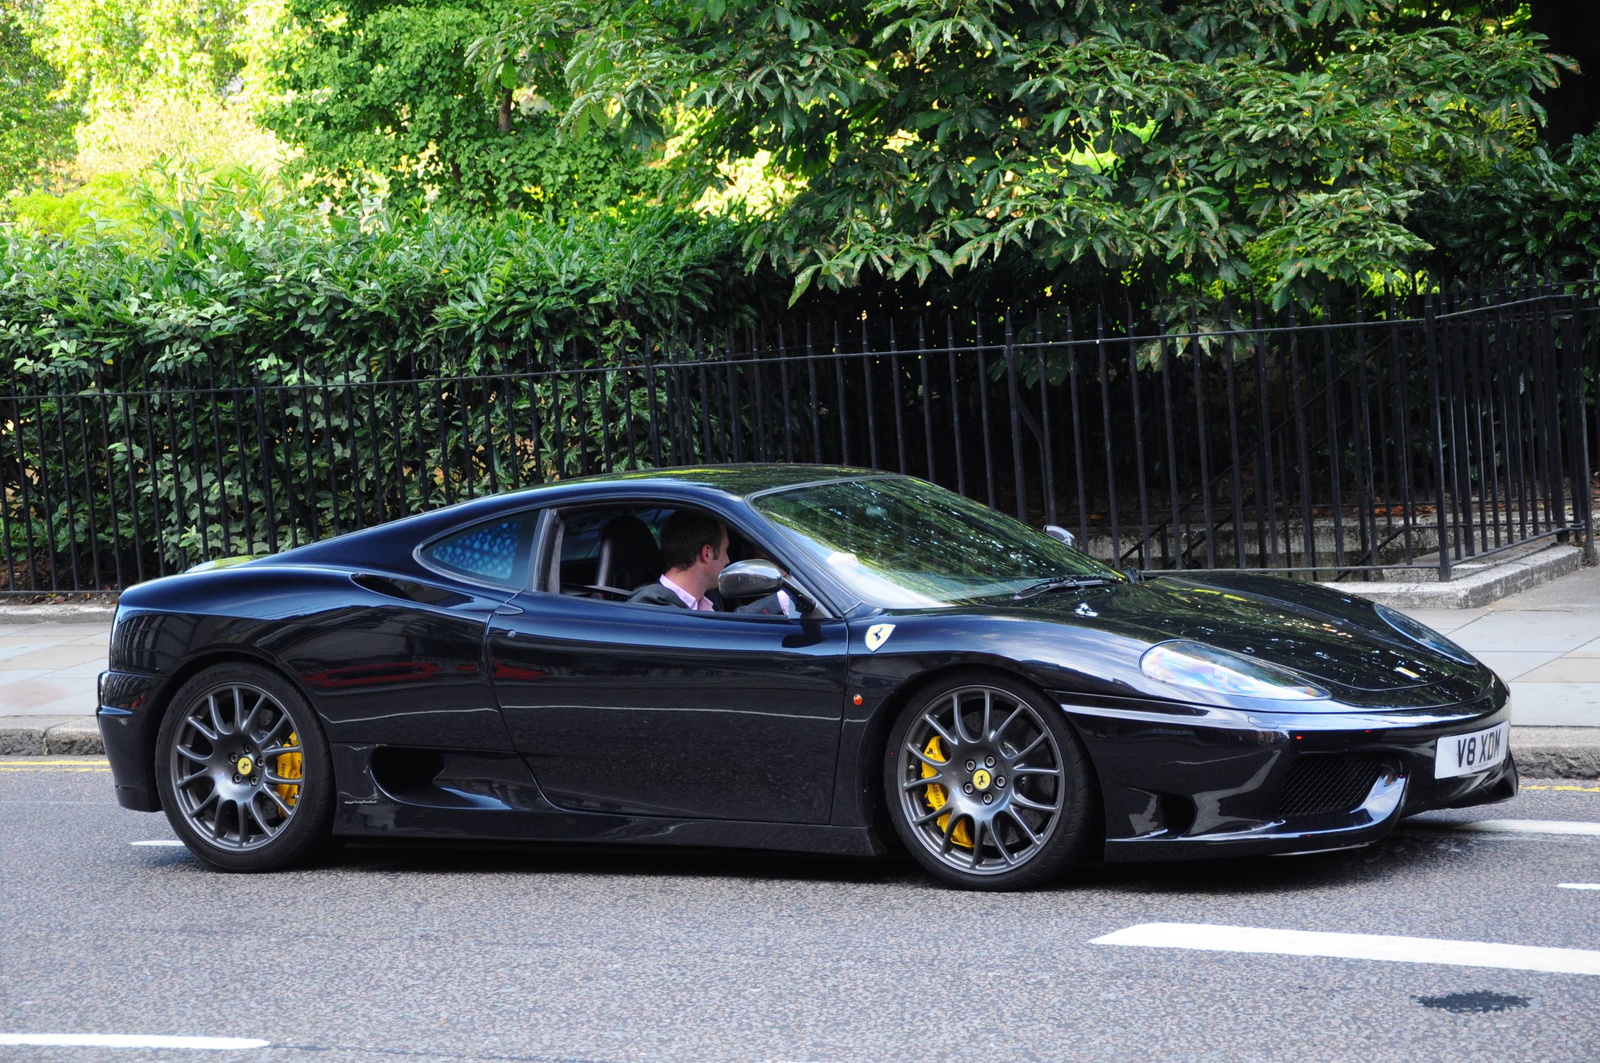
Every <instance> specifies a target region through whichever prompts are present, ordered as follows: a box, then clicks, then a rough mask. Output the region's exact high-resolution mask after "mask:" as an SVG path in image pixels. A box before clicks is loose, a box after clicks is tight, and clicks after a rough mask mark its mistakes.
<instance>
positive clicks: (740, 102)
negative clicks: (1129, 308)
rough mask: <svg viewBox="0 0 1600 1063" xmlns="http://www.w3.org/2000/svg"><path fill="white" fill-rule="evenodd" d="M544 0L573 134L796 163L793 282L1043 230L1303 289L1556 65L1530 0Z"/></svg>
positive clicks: (1377, 253) (933, 268) (1407, 202)
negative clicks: (1500, 0)
mask: <svg viewBox="0 0 1600 1063" xmlns="http://www.w3.org/2000/svg"><path fill="white" fill-rule="evenodd" d="M527 4H528V6H527V7H526V8H525V9H524V14H523V17H522V20H523V22H524V23H525V24H526V25H528V26H532V27H536V28H538V27H545V26H550V25H568V26H571V27H572V32H573V41H572V43H571V44H570V50H571V54H570V58H569V60H568V62H567V64H566V68H565V69H566V71H567V73H568V75H569V78H570V89H571V92H572V94H573V103H572V105H571V106H570V107H569V108H568V110H567V115H566V121H567V124H568V127H569V128H570V129H571V130H572V131H573V133H574V134H575V135H579V136H581V135H584V133H585V131H586V130H587V129H588V128H590V127H592V126H594V125H597V124H605V123H610V124H611V125H622V126H626V127H631V128H633V129H634V130H635V131H637V132H639V133H642V134H646V135H650V136H656V137H663V136H667V135H671V134H676V135H677V136H678V137H679V138H680V141H681V144H682V148H681V153H680V154H679V155H678V157H677V159H676V165H675V179H676V184H675V186H674V187H675V188H676V189H677V191H678V193H679V194H680V195H681V196H682V197H683V198H685V199H688V200H692V199H693V198H694V197H696V196H697V195H699V194H700V192H701V191H702V190H703V189H705V188H706V187H709V186H712V185H714V184H715V183H716V182H717V181H718V179H719V173H720V172H721V171H722V169H723V168H724V167H726V166H727V165H728V164H729V163H731V162H734V161H736V160H740V159H746V158H750V157H752V156H755V155H756V154H757V153H758V152H763V151H764V152H767V153H769V155H770V159H771V164H770V165H771V167H772V169H773V171H774V172H775V173H777V174H779V175H782V176H783V177H784V178H786V179H787V180H789V181H791V182H794V183H795V184H796V185H797V186H798V187H799V191H798V192H796V193H795V194H794V195H793V196H792V198H790V199H789V200H788V202H787V203H786V204H785V205H784V206H783V208H782V209H780V210H778V211H775V212H774V213H773V214H772V216H771V217H770V218H769V219H768V220H767V222H766V224H765V225H764V226H763V227H762V229H761V230H760V231H759V232H758V233H757V234H756V235H755V236H754V237H753V238H752V240H753V242H752V243H751V245H750V247H751V251H752V255H753V257H755V258H763V257H765V258H770V259H771V261H772V262H773V263H774V264H776V265H778V266H780V267H782V268H784V269H787V270H790V271H792V272H793V274H794V275H795V276H796V277H797V278H798V279H797V284H796V291H795V294H796V296H798V295H799V294H800V293H801V292H802V291H804V290H805V288H806V287H807V286H808V285H809V284H811V283H813V282H814V281H822V282H824V283H827V284H830V285H835V286H842V285H847V284H850V283H853V282H855V281H856V280H858V279H859V278H861V277H862V276H863V275H869V274H874V273H876V274H881V275H883V276H885V277H888V278H891V279H898V278H901V277H907V276H914V277H916V278H917V279H918V280H919V281H922V280H925V279H926V278H928V277H929V276H930V275H933V274H934V273H936V272H938V271H943V272H946V273H951V274H954V273H956V272H957V271H958V270H961V269H962V268H963V267H968V266H972V265H974V264H977V263H980V262H986V261H992V260H995V259H997V258H1010V257H1013V256H1025V257H1026V258H1028V259H1029V260H1030V261H1031V262H1033V263H1034V264H1035V266H1036V268H1037V269H1038V270H1040V271H1044V272H1045V273H1046V274H1047V275H1056V276H1061V275H1064V274H1065V275H1070V274H1071V273H1072V272H1073V270H1075V269H1080V270H1081V269H1083V268H1084V267H1086V266H1087V267H1091V268H1092V269H1093V270H1094V271H1096V272H1102V273H1103V272H1104V271H1107V270H1109V271H1116V272H1125V273H1132V274H1134V275H1137V276H1140V277H1142V278H1146V279H1149V280H1152V281H1154V282H1156V283H1158V284H1166V283H1171V282H1172V281H1174V280H1183V279H1187V280H1189V281H1192V282H1195V283H1199V284H1211V283H1217V282H1220V283H1224V284H1230V283H1240V282H1244V281H1247V280H1252V279H1254V280H1255V281H1256V282H1257V283H1264V284H1266V285H1269V286H1270V287H1271V289H1272V291H1273V293H1274V295H1275V297H1276V299H1277V300H1278V301H1279V302H1282V301H1285V300H1288V299H1290V298H1294V297H1297V296H1298V297H1302V298H1310V297H1312V295H1313V294H1314V293H1315V291H1317V290H1318V289H1319V288H1321V287H1322V286H1324V285H1326V284H1328V283H1329V282H1345V283H1349V282H1357V281H1361V280H1364V279H1367V278H1369V277H1370V276H1371V275H1372V274H1373V272H1375V271H1390V270H1404V269H1408V268H1409V267H1410V266H1411V265H1413V264H1414V263H1415V262H1416V261H1417V260H1418V259H1419V257H1420V256H1421V255H1422V254H1423V253H1424V252H1425V251H1426V250H1427V244H1426V243H1425V241H1424V240H1423V239H1422V238H1421V237H1419V236H1418V235H1417V233H1416V232H1415V231H1414V230H1413V229H1412V228H1410V227H1409V226H1408V225H1407V217H1408V214H1409V213H1410V212H1411V211H1412V210H1413V208H1414V207H1415V205H1416V203H1417V201H1418V200H1419V199H1420V198H1422V197H1424V196H1426V195H1428V194H1429V193H1430V192H1433V191H1436V190H1438V189H1439V188H1441V187H1443V186H1445V185H1446V184H1447V183H1448V182H1449V181H1450V180H1451V178H1452V175H1453V174H1454V172H1455V169H1456V167H1458V166H1459V165H1460V164H1462V163H1463V161H1464V160H1474V159H1483V158H1487V157H1490V156H1492V155H1494V154H1496V153H1505V152H1514V151H1521V150H1525V149H1526V147H1527V145H1528V144H1529V143H1530V142H1531V140H1532V137H1533V133H1534V130H1535V123H1536V122H1537V120H1538V119H1539V117H1540V116H1541V111H1540V109H1539V106H1538V104H1537V102H1536V101H1535V98H1534V97H1535V94H1536V93H1538V92H1541V91H1543V90H1546V89H1548V88H1550V87H1551V86H1552V85H1554V84H1555V83H1556V81H1557V73H1558V68H1557V62H1556V60H1554V59H1553V58H1552V57H1550V56H1549V55H1547V54H1546V53H1545V52H1544V51H1543V49H1542V47H1541V44H1542V41H1541V39H1540V38H1538V37H1537V36H1536V35H1532V34H1529V33H1528V32H1526V31H1525V30H1524V29H1522V28H1520V26H1519V24H1518V23H1519V19H1520V18H1521V17H1522V14H1521V13H1520V9H1519V11H1514V12H1512V13H1511V14H1509V15H1505V14H1496V13H1495V12H1493V11H1490V12H1488V13H1487V14H1485V13H1484V12H1483V11H1481V10H1480V11H1476V12H1475V13H1470V14H1461V13H1460V12H1459V11H1452V10H1450V9H1446V8H1444V7H1443V6H1442V5H1438V4H1430V3H1409V4H1405V5H1403V6H1397V5H1396V4H1395V3H1393V2H1392V0H1163V2H1151V0H1011V2H1007V0H871V2H868V3H845V2H838V0H602V2H591V0H585V2H577V0H527ZM1479 6H1480V7H1483V8H1487V7H1489V6H1490V5H1479Z"/></svg>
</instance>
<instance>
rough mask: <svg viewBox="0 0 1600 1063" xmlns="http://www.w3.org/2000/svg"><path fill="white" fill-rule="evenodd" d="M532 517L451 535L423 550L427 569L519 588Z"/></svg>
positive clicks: (490, 522)
mask: <svg viewBox="0 0 1600 1063" xmlns="http://www.w3.org/2000/svg"><path fill="white" fill-rule="evenodd" d="M534 523H535V515H534V514H532V513H519V514H516V515H515V516H511V517H497V518H495V519H493V520H487V521H484V522H483V523H482V524H474V525H473V526H472V527H470V528H466V529H464V530H462V531H458V532H453V533H451V534H450V535H447V536H445V537H444V538H443V539H439V540H437V541H435V542H433V543H432V544H430V545H429V546H427V547H425V548H424V549H423V550H422V555H421V556H422V560H423V562H424V563H425V564H426V565H427V566H428V567H429V568H433V569H436V570H438V571H440V572H443V573H445V574H447V575H451V576H463V577H465V578H467V579H471V580H477V581H479V582H482V583H494V584H498V585H500V586H505V587H520V586H523V585H524V584H525V583H526V582H527V575H528V560H529V555H530V554H531V553H532V548H533V528H534Z"/></svg>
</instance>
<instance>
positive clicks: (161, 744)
mask: <svg viewBox="0 0 1600 1063" xmlns="http://www.w3.org/2000/svg"><path fill="white" fill-rule="evenodd" d="M291 738H292V741H291ZM296 758H298V760H297V759H296ZM156 785H157V787H158V788H159V789H160V791H161V807H162V808H163V809H164V810H165V811H166V814H167V821H168V822H169V823H171V824H172V829H173V831H174V832H175V833H176V834H177V835H178V837H179V838H180V839H182V841H183V843H184V844H185V845H187V846H188V847H189V850H190V851H191V852H193V853H194V854H195V855H196V856H198V857H200V858H201V859H202V860H204V861H206V862H207V863H208V864H211V865H212V866H213V867H217V868H220V869H222V870H225V871H276V870H279V869H280V868H285V867H289V866H292V865H294V864H298V863H303V862H305V861H307V860H310V859H312V858H314V857H316V856H318V855H321V854H322V853H323V852H325V851H327V850H328V849H330V848H331V827H332V824H333V800H334V780H333V760H332V758H331V757H330V756H329V754H328V742H327V739H326V738H325V737H324V736H323V733H322V727H321V725H320V724H319V723H318V721H317V718H316V714H315V713H313V712H312V711H311V706H310V705H309V704H307V702H306V700H305V698H304V697H302V696H301V695H300V692H299V691H298V690H296V689H295V687H294V685H293V684H291V683H290V682H289V681H288V680H287V679H285V678H284V677H283V676H281V675H280V674H278V673H277V672H274V671H273V670H271V669H270V668H264V667H262V666H260V665H256V664H246V663H243V662H238V663H231V662H230V663H228V664H219V665H215V666H213V667H211V668H207V669H206V670H205V671H203V672H201V673H199V674H198V675H196V676H194V677H193V678H192V679H190V680H189V681H188V682H187V683H185V684H184V685H183V686H182V687H180V688H179V689H178V692H177V694H176V695H174V697H173V699H172V702H171V704H170V705H168V707H167V713H166V716H165V717H164V718H163V719H162V721H161V729H160V730H159V731H158V732H157V734H156Z"/></svg>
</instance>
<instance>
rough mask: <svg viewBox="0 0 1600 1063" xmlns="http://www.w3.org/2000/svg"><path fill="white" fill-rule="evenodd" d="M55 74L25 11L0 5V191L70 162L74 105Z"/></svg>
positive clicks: (74, 115) (57, 71) (17, 7)
mask: <svg viewBox="0 0 1600 1063" xmlns="http://www.w3.org/2000/svg"><path fill="white" fill-rule="evenodd" d="M62 89H63V79H62V76H61V71H60V70H58V69H56V67H55V66H54V65H52V64H51V63H50V61H49V60H47V59H45V58H44V57H43V56H41V55H40V54H39V53H38V52H37V51H36V50H35V49H34V42H33V38H32V35H31V34H30V33H29V25H28V19H27V17H26V12H25V10H24V9H23V8H21V6H20V5H16V4H13V3H10V2H9V0H8V2H7V3H5V4H4V5H3V6H0V192H6V191H10V190H12V189H15V188H20V187H23V186H26V185H28V184H32V183H36V182H38V181H39V180H40V179H41V178H43V177H44V176H45V175H46V174H47V173H48V171H49V169H50V167H51V166H52V165H53V164H55V163H59V162H60V161H61V160H64V159H69V158H71V157H72V152H73V140H72V127H73V124H74V123H75V122H77V120H78V114H79V108H78V100H77V98H76V97H74V96H65V97H64V96H63V94H62Z"/></svg>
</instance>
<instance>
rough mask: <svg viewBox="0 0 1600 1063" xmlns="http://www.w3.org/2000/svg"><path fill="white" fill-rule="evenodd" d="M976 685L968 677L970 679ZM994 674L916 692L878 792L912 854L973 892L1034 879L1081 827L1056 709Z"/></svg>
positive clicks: (1048, 871)
mask: <svg viewBox="0 0 1600 1063" xmlns="http://www.w3.org/2000/svg"><path fill="white" fill-rule="evenodd" d="M974 680H976V681H974ZM1039 702H1040V699H1039V698H1038V696H1037V695H1035V694H1033V693H1032V692H1030V691H1028V690H1027V689H1026V688H1025V687H1022V686H1020V685H1017V684H1013V683H1011V682H1009V681H1007V680H1004V679H1001V678H999V677H990V676H982V677H972V678H964V681H957V682H952V683H948V684H945V685H942V686H940V687H938V688H935V689H933V690H931V691H928V692H926V693H925V694H924V695H923V696H922V697H919V698H917V699H915V700H914V701H913V702H912V703H911V704H910V705H908V706H907V707H906V710H905V712H903V713H902V714H901V717H900V720H899V721H898V723H897V725H896V727H895V729H894V733H893V734H892V735H891V742H890V746H889V749H888V751H887V756H886V758H885V760H886V778H885V782H886V783H887V787H886V789H887V795H886V796H887V797H888V799H889V803H890V806H891V809H892V810H893V812H894V813H895V815H894V817H893V818H894V821H895V827H896V829H897V830H898V831H899V833H900V836H901V838H902V840H903V841H905V843H906V845H907V846H908V847H909V848H910V849H911V852H912V855H913V856H915V857H916V858H917V859H918V861H919V862H921V863H922V864H923V865H924V866H926V867H928V868H929V869H930V870H932V871H933V872H934V873H935V874H937V875H939V877H941V878H943V879H945V880H946V881H948V882H952V883H954V884H958V885H962V886H967V887H970V888H978V889H1016V888H1019V887H1022V886H1027V885H1032V884H1034V883H1036V882H1039V881H1042V880H1043V879H1045V878H1047V877H1049V876H1050V875H1052V874H1054V873H1056V872H1057V871H1059V870H1061V869H1062V868H1063V867H1064V866H1065V865H1066V864H1067V863H1068V862H1069V861H1070V860H1071V859H1072V857H1073V856H1074V855H1075V852H1076V850H1077V848H1078V846H1079V844H1080V842H1081V841H1082V838H1083V836H1084V835H1085V833H1086V831H1087V824H1088V815H1087V811H1088V806H1089V804H1090V793H1091V789H1090V783H1089V778H1088V772H1087V769H1086V765H1085V760H1084V757H1083V755H1082V753H1081V751H1080V750H1079V748H1078V743H1077V738H1076V736H1074V735H1073V734H1072V733H1071V731H1070V729H1069V728H1068V727H1067V725H1066V723H1065V721H1064V719H1063V718H1062V716H1061V713H1060V710H1059V709H1056V708H1055V707H1054V706H1049V705H1043V704H1040V703H1039Z"/></svg>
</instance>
